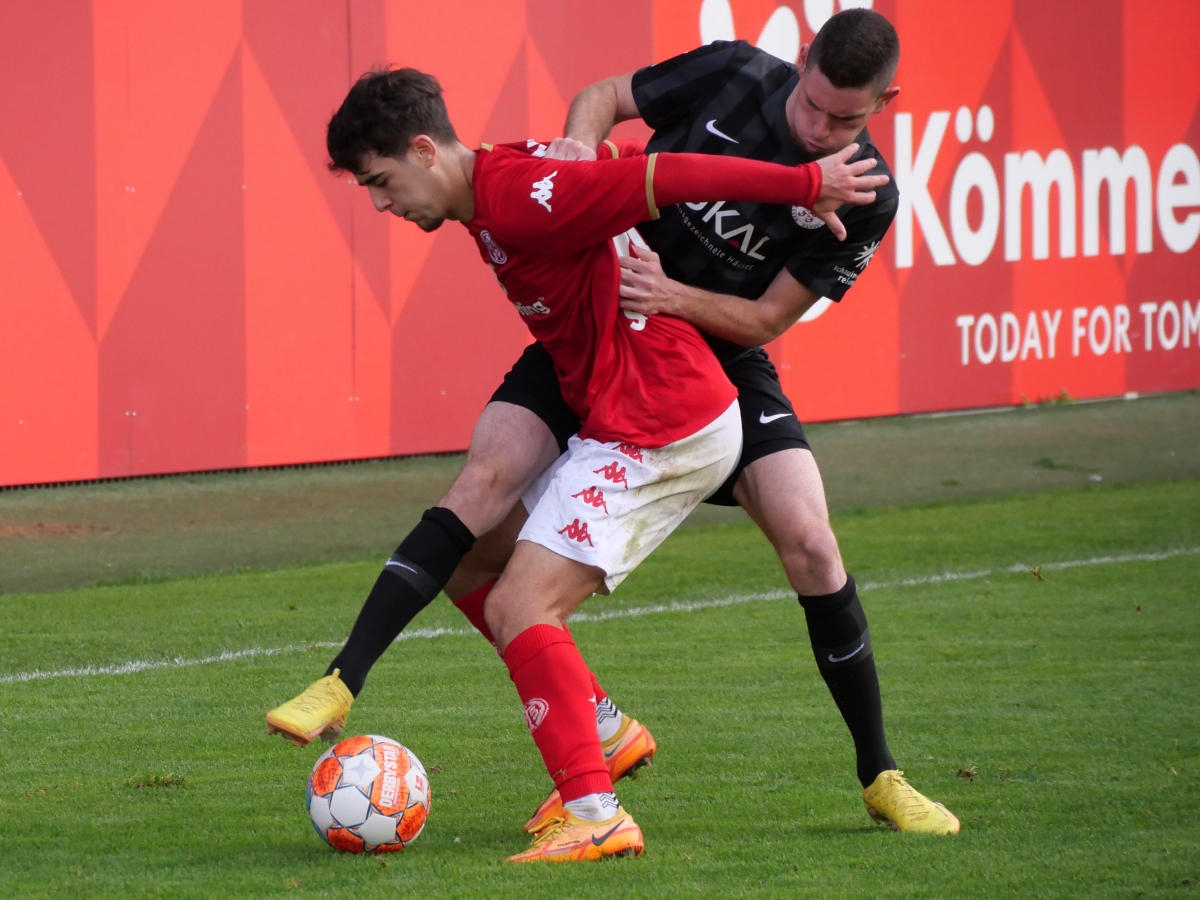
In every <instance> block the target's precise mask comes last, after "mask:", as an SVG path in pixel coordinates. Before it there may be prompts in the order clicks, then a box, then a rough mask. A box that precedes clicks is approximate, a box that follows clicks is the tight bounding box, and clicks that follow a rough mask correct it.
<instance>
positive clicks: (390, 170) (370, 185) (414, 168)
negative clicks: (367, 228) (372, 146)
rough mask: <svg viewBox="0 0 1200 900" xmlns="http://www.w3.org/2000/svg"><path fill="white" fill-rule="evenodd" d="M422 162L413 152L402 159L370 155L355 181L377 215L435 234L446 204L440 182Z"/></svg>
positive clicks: (423, 160)
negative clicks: (366, 195) (361, 187)
mask: <svg viewBox="0 0 1200 900" xmlns="http://www.w3.org/2000/svg"><path fill="white" fill-rule="evenodd" d="M426 163H427V160H426V159H425V158H424V157H422V156H421V155H420V154H419V153H418V152H417V151H416V150H413V149H410V150H409V151H408V153H406V154H405V155H404V156H403V157H402V158H396V157H394V156H370V157H368V158H367V160H366V164H365V165H364V167H363V169H362V171H361V172H357V173H356V174H355V178H357V179H358V183H359V184H361V185H362V186H363V187H365V188H366V189H367V191H368V192H369V193H370V195H371V202H372V203H373V204H374V205H375V208H376V209H377V210H379V212H390V213H391V214H392V215H395V216H399V217H400V218H402V219H405V220H406V221H409V222H412V223H413V224H414V225H416V226H417V227H418V228H420V229H421V230H422V231H436V230H437V229H438V228H440V227H441V225H442V223H443V222H445V221H446V203H445V200H444V198H443V197H442V192H441V191H440V190H439V186H440V182H439V181H438V179H437V178H436V177H435V176H434V172H433V168H432V167H431V166H429V165H427V164H426Z"/></svg>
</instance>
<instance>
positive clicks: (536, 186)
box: [529, 169, 558, 212]
mask: <svg viewBox="0 0 1200 900" xmlns="http://www.w3.org/2000/svg"><path fill="white" fill-rule="evenodd" d="M557 176H558V169H555V170H554V171H553V172H551V173H550V174H549V175H547V176H546V177H545V178H543V179H542V180H541V181H535V182H534V183H533V193H531V194H530V195H529V196H530V198H531V199H533V200H536V201H537V202H538V203H539V204H541V205H542V206H544V207H546V212H553V210H552V209H550V200H551V198H553V196H554V179H555V178H556V177H557Z"/></svg>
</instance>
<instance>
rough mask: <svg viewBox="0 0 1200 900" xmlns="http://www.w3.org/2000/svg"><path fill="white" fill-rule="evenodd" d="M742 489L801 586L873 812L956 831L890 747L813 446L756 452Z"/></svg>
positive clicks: (907, 826) (923, 827)
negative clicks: (909, 776) (907, 774)
mask: <svg viewBox="0 0 1200 900" xmlns="http://www.w3.org/2000/svg"><path fill="white" fill-rule="evenodd" d="M734 497H735V499H737V501H738V503H739V504H741V506H742V508H743V509H745V510H746V512H747V513H748V514H749V515H750V516H751V518H753V519H754V521H755V522H756V523H757V524H758V526H759V527H760V528H761V529H762V531H763V533H764V534H765V535H766V536H767V539H768V540H770V542H771V544H772V546H774V547H775V551H776V552H777V553H778V554H779V559H780V561H781V562H782V563H783V567H784V570H785V571H786V572H787V575H788V580H789V582H790V583H791V586H792V589H793V590H795V591H796V593H797V594H798V595H799V599H800V605H801V606H802V607H803V608H804V615H805V620H806V622H807V625H808V634H809V641H810V642H811V644H812V649H813V654H814V656H815V657H816V661H817V668H818V669H819V671H820V672H821V676H822V677H823V678H824V680H825V684H826V686H827V687H828V688H829V692H830V694H832V695H833V699H834V702H835V703H836V704H837V707H838V710H839V711H840V712H841V714H842V718H843V720H844V721H845V722H846V726H847V727H848V728H849V730H850V735H851V737H852V738H853V739H854V748H855V755H856V759H857V767H856V768H857V774H858V778H859V781H860V782H861V783H862V786H863V788H864V790H863V798H864V802H865V803H866V806H867V811H868V813H869V814H870V815H871V817H872V818H873V819H875V820H876V821H878V822H882V823H885V824H888V825H890V826H891V827H893V828H896V829H898V830H901V831H917V832H929V833H935V834H954V833H957V832H958V829H959V822H958V819H957V818H955V817H954V815H953V814H951V813H950V812H949V811H948V810H947V809H946V808H945V807H944V806H942V805H941V804H940V803H936V802H934V801H932V800H929V799H928V798H926V797H924V796H923V795H922V794H920V793H918V792H917V791H916V790H914V789H913V788H912V787H911V786H910V785H909V784H908V782H907V781H905V779H904V777H903V773H901V772H900V771H898V770H897V769H896V762H895V760H894V759H893V758H892V754H891V752H890V751H889V749H888V745H887V739H886V736H885V733H884V726H883V702H882V699H881V697H880V691H879V678H878V676H877V674H876V670H875V656H874V653H873V651H872V648H871V635H870V631H869V629H868V627H867V617H866V613H865V612H864V611H863V608H862V603H861V602H860V601H859V598H858V591H857V588H856V587H855V584H854V579H853V577H851V576H850V575H849V574H848V573H847V572H846V570H845V568H844V566H843V564H842V557H841V553H840V551H839V550H838V544H837V538H836V537H835V536H834V533H833V529H832V527H831V526H830V524H829V511H828V508H827V506H826V502H825V489H824V486H823V484H822V482H821V475H820V472H819V471H818V469H817V463H816V460H815V459H814V457H813V455H812V453H811V452H809V451H808V450H803V449H798V448H791V449H787V450H781V451H779V452H777V453H772V454H770V455H768V456H764V457H762V458H760V459H757V460H755V461H754V462H752V463H751V464H750V465H749V466H747V467H746V469H745V470H744V471H743V472H742V475H741V477H740V478H739V479H738V483H737V485H736V487H735V488H734Z"/></svg>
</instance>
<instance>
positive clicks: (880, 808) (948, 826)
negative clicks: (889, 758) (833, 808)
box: [863, 769, 959, 834]
mask: <svg viewBox="0 0 1200 900" xmlns="http://www.w3.org/2000/svg"><path fill="white" fill-rule="evenodd" d="M863 803H865V804H866V806H867V813H868V814H869V815H870V816H871V818H872V819H874V820H875V821H876V822H878V823H880V824H881V825H887V826H889V827H890V828H894V829H896V830H897V831H912V832H915V833H917V834H958V828H959V824H958V819H957V818H956V817H955V815H954V813H952V812H950V810H948V809H946V807H944V806H942V804H940V803H938V802H937V801H936V800H930V799H929V798H928V797H926V796H925V795H924V794H922V793H920V792H919V791H917V790H915V789H914V788H913V787H912V785H910V784H909V783H908V782H907V781H905V779H904V773H903V772H901V771H900V770H899V769H889V770H887V771H886V772H880V773H879V777H878V778H876V779H875V780H874V781H873V782H871V786H870V787H868V788H866V789H865V790H864V791H863Z"/></svg>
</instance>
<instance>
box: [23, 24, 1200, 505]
mask: <svg viewBox="0 0 1200 900" xmlns="http://www.w3.org/2000/svg"><path fill="white" fill-rule="evenodd" d="M848 6H874V7H875V8H876V9H878V10H879V11H880V12H882V13H883V14H885V15H886V16H888V17H889V18H890V19H891V20H892V21H893V22H894V23H895V24H896V26H897V29H898V31H899V34H900V39H901V47H902V57H901V63H900V68H899V71H898V73H897V76H896V83H897V84H899V85H900V87H901V92H900V94H899V96H898V97H897V98H896V100H895V101H893V103H892V104H891V105H890V106H888V107H887V108H886V109H885V110H884V112H882V113H881V114H879V115H877V116H875V117H874V119H873V120H872V122H871V132H872V135H873V136H874V139H875V141H876V143H877V144H878V145H879V147H880V148H881V150H882V151H883V153H884V155H885V157H886V158H887V159H888V160H889V162H890V164H891V167H892V170H893V172H894V174H895V177H896V180H897V183H898V186H899V188H900V192H901V204H900V209H899V212H898V215H897V217H896V221H895V223H894V225H893V226H892V229H891V231H890V232H889V234H888V235H887V236H886V238H885V239H884V240H883V242H882V243H881V244H880V245H879V247H878V248H877V249H876V250H875V252H874V253H873V254H872V255H871V257H870V258H866V259H863V260H861V267H860V268H862V269H863V275H862V277H861V278H860V279H859V281H858V283H857V284H856V285H855V286H854V287H853V288H852V289H851V290H850V292H849V293H848V294H847V296H846V297H845V299H844V300H843V301H842V302H841V303H838V304H828V303H821V304H818V305H817V307H816V308H814V310H813V311H812V312H811V313H810V314H809V315H808V316H807V317H806V320H805V321H803V322H801V323H799V324H798V325H797V326H795V327H793V328H792V329H791V330H790V331H789V332H788V333H787V334H786V335H785V336H784V337H783V338H781V339H780V340H778V341H776V342H775V343H774V344H773V345H772V346H771V347H770V348H769V349H770V351H771V353H772V356H773V358H774V359H775V360H776V363H777V364H778V366H779V368H780V370H781V373H782V375H783V378H784V383H785V387H786V388H787V389H788V392H789V394H790V396H791V397H792V398H793V399H794V401H795V402H796V405H797V407H798V409H799V411H800V413H801V415H802V417H805V418H807V419H809V420H817V419H835V418H851V417H859V416H873V415H890V414H895V413H905V412H919V411H929V410H947V409H961V408H968V407H982V406H993V405H1007V404H1012V403H1020V402H1023V401H1037V400H1040V399H1043V398H1051V397H1059V396H1063V395H1066V396H1069V397H1073V398H1086V397H1103V396H1113V395H1121V394H1124V393H1127V392H1154V391H1168V390H1181V389H1191V388H1196V387H1200V285H1198V279H1200V265H1198V264H1197V260H1200V253H1198V252H1197V239H1198V237H1200V160H1198V157H1197V148H1198V147H1200V55H1198V54H1197V53H1196V52H1195V50H1194V48H1195V47H1196V46H1198V45H1200V17H1198V16H1196V15H1195V8H1194V6H1195V4H1194V3H1193V2H1192V0H1159V2H1156V3H1153V4H1145V3H1137V2H1133V0H1089V2H1086V3H1085V2H1082V0H1040V2H1034V0H1009V2H995V3H992V2H988V3H972V4H963V3H961V2H959V0H877V2H875V3H871V2H863V0H855V2H850V0H842V2H834V0H823V2H813V0H806V2H801V0H797V2H791V3H781V2H778V0H654V2H640V0H639V2H633V0H613V2H610V3H607V4H601V5H597V4H583V3H561V2H556V0H523V2H518V0H496V2H493V3H489V4H479V3H475V2H469V0H457V2H446V3H441V4H432V5H431V4H416V3H411V2H401V0H337V2H328V0H289V2H287V3H281V2H279V0H206V2H204V3H199V2H190V0H188V2H181V3H173V4H162V3H159V2H156V0H113V2H110V0H104V2H100V0H46V2H43V3H40V4H13V3H9V4H2V5H0V76H3V78H4V82H5V83H6V84H9V85H20V86H21V88H20V89H19V90H6V91H3V92H0V230H2V233H3V235H4V241H3V244H2V249H0V254H2V262H0V485H19V484H28V483H40V482H55V481H68V480H79V479H92V478H103V477H114V476H126V475H139V474H152V473H161V472H178V471H191V470H204V469H218V468H229V467H243V466H263V465H276V464H288V463H296V462H307V461H324V460H334V459H353V458H366V457H376V456H389V455H397V454H410V453H423V452H431V451H444V450H458V449H462V448H464V447H465V446H466V443H467V441H468V440H469V437H470V431H471V426H472V424H473V422H474V419H475V417H476V415H477V414H478V412H479V410H480V408H481V407H482V405H483V404H484V403H485V402H486V400H487V397H488V395H489V394H490V392H491V390H492V388H493V387H494V386H495V384H496V383H497V381H498V379H499V378H500V376H501V375H502V374H503V372H504V371H505V369H506V368H507V366H508V365H509V364H510V363H511V361H512V360H513V359H514V358H515V356H516V354H517V352H518V351H519V350H520V348H521V346H522V345H523V344H524V343H525V341H526V340H527V339H528V338H527V336H526V332H525V330H524V328H523V326H522V325H521V323H520V321H519V317H518V316H516V315H515V314H514V313H513V311H512V310H511V309H510V308H509V305H508V304H507V303H506V302H505V301H504V299H503V295H502V294H501V293H500V291H499V288H498V287H497V285H496V284H495V282H494V279H493V278H492V276H491V274H490V273H489V271H488V270H487V269H486V267H484V266H482V265H480V263H479V261H478V259H477V257H476V254H475V252H474V250H473V248H472V246H471V244H470V241H469V240H468V239H467V236H466V233H465V231H464V230H463V229H461V228H459V227H457V226H455V225H453V224H452V225H450V226H447V227H445V228H443V229H441V230H440V231H438V232H437V233H435V234H433V235H426V234H423V233H421V232H419V231H418V230H417V229H414V228H412V227H411V226H409V225H407V224H406V223H403V222H400V221H393V220H391V219H390V217H389V218H384V217H381V216H379V215H377V214H376V213H375V211H374V210H373V209H372V207H371V206H370V204H369V202H368V199H367V197H366V195H365V192H363V191H361V189H358V188H356V187H354V186H352V185H350V184H347V179H346V177H344V176H342V177H338V176H334V175H333V174H331V173H330V172H329V171H328V169H327V165H326V162H327V159H326V155H325V151H324V126H325V123H326V122H327V121H328V117H329V115H330V114H331V113H332V111H333V110H334V109H335V108H336V106H337V104H338V102H339V101H340V99H341V97H342V96H343V95H344V93H345V91H346V89H347V87H348V86H349V83H350V81H351V80H352V79H353V78H354V77H356V76H357V75H358V74H360V73H361V72H363V71H365V70H367V69H370V68H374V67H378V66H381V65H387V64H400V65H412V66H416V67H418V68H423V69H426V70H428V71H431V72H433V73H435V74H436V75H437V76H438V77H439V78H440V79H441V81H442V82H443V85H444V87H445V89H446V98H447V102H448V105H449V107H450V111H451V115H452V117H453V118H454V120H455V122H456V124H457V126H458V128H459V132H460V137H461V138H462V139H463V140H464V141H465V142H467V143H469V144H475V143H478V142H480V141H483V140H488V141H496V142H499V141H508V140H517V139H521V138H525V137H530V136H533V137H539V138H548V137H552V136H554V135H555V134H557V133H558V131H559V129H560V128H561V124H562V121H563V117H564V115H565V112H566V108H567V104H568V103H569V102H570V99H571V97H572V96H574V94H575V93H576V91H578V90H579V89H580V88H582V87H584V86H585V85H587V84H589V83H591V82H593V81H595V80H597V79H599V78H602V77H604V76H606V75H610V74H615V73H618V72H626V71H630V70H632V69H634V68H637V67H638V66H640V65H643V64H646V63H648V62H652V61H654V60H656V59H662V58H665V57H667V56H670V55H671V54H674V53H677V52H680V51H683V50H687V49H689V48H691V47H694V46H697V45H699V44H701V43H704V42H707V41H711V40H716V39H727V38H741V39H745V40H749V41H751V42H753V43H755V44H757V45H759V46H761V47H763V48H764V49H767V50H769V51H770V52H772V53H774V54H775V55H777V56H780V57H782V58H784V59H788V60H795V59H796V57H797V54H798V52H799V48H800V46H801V45H802V44H804V43H807V42H808V41H810V40H811V38H812V36H813V34H814V33H815V31H816V29H818V28H819V27H820V25H821V24H822V22H823V21H824V20H825V19H826V18H827V17H828V16H829V15H831V14H832V13H834V12H836V11H837V10H838V9H840V8H843V7H848ZM622 128H623V129H625V130H626V132H627V133H628V132H629V131H631V130H632V131H633V132H635V133H636V132H637V130H638V129H637V127H636V126H632V125H626V126H622ZM868 262H869V263H870V264H869V265H867V263H868Z"/></svg>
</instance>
